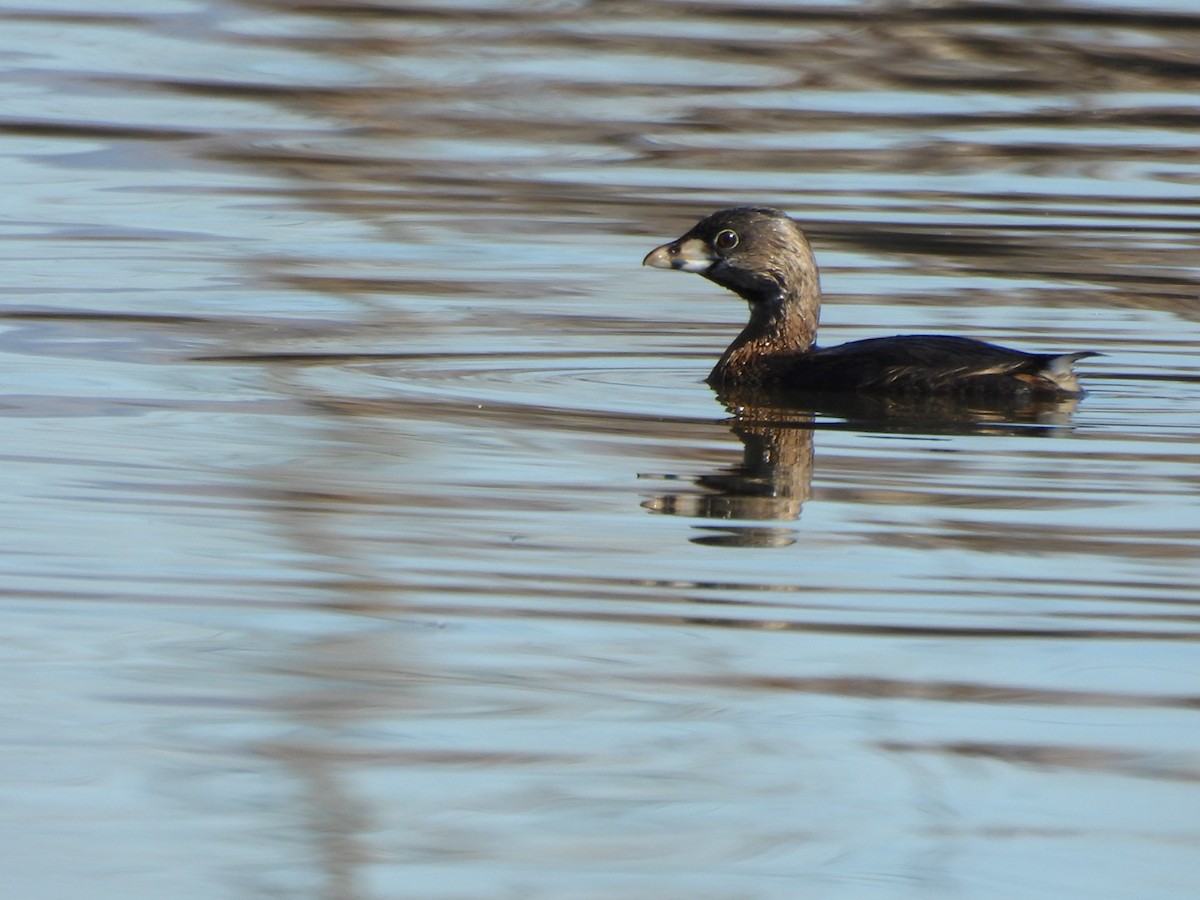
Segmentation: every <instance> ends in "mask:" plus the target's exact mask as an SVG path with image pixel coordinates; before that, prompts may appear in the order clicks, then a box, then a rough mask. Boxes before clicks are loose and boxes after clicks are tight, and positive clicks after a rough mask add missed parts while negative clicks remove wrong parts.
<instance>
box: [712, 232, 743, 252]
mask: <svg viewBox="0 0 1200 900" xmlns="http://www.w3.org/2000/svg"><path fill="white" fill-rule="evenodd" d="M737 245H738V236H737V232H736V231H731V230H730V229H728V228H726V229H725V230H724V231H718V232H717V236H716V237H715V238H713V246H714V247H716V248H717V249H718V250H732V249H733V248H734V247H736V246H737Z"/></svg>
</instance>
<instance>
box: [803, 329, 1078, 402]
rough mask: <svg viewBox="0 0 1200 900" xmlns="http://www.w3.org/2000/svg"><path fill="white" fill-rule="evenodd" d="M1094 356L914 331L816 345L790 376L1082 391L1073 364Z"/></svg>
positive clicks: (963, 389)
mask: <svg viewBox="0 0 1200 900" xmlns="http://www.w3.org/2000/svg"><path fill="white" fill-rule="evenodd" d="M1093 355H1094V354H1092V353H1070V354H1063V355H1057V354H1041V353H1024V352H1022V351H1020V350H1012V349H1010V348H1008V347H1001V346H998V345H997V344H989V343H985V342H984V341H976V340H972V339H971V338H963V337H953V336H950V335H935V334H913V335H904V336H902V337H887V338H869V339H867V340H863V341H853V342H851V343H849V344H841V345H840V346H837V347H830V348H829V349H814V350H812V351H810V352H808V353H806V354H804V355H803V356H801V357H797V359H796V361H795V365H794V366H793V368H792V371H791V372H790V373H789V376H788V378H787V380H788V381H789V382H790V383H792V384H795V385H796V386H804V387H806V388H809V389H813V390H821V389H822V388H823V387H825V386H829V387H834V386H838V385H840V386H842V387H845V386H846V385H848V384H855V385H857V387H858V389H860V390H872V389H881V388H882V389H887V390H889V391H895V392H921V393H925V392H931V391H952V392H957V393H990V392H993V391H997V390H1004V389H1005V388H1007V389H1008V390H1010V391H1011V390H1012V388H1013V387H1014V381H1015V382H1016V383H1017V385H1018V386H1019V385H1025V386H1026V389H1027V390H1029V391H1032V392H1034V393H1039V392H1040V393H1080V388H1079V384H1078V383H1077V382H1076V381H1075V376H1074V373H1073V372H1072V371H1071V365H1072V363H1074V362H1075V360H1077V359H1082V358H1083V357H1085V356H1093Z"/></svg>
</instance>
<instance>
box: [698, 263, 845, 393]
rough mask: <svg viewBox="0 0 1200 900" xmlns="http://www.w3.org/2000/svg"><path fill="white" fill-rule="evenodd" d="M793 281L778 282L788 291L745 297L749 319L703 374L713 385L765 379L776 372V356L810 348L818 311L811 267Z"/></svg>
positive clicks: (818, 296) (818, 294)
mask: <svg viewBox="0 0 1200 900" xmlns="http://www.w3.org/2000/svg"><path fill="white" fill-rule="evenodd" d="M793 274H794V276H795V277H794V280H788V279H781V282H782V283H783V284H787V285H789V288H788V290H786V291H782V292H779V293H778V294H776V295H775V296H770V295H758V296H756V297H747V298H746V299H747V300H748V302H749V304H750V321H749V322H748V323H747V324H746V327H745V328H743V329H742V332H741V334H739V335H738V336H737V338H736V339H735V340H734V342H733V343H732V344H730V345H729V349H727V350H726V351H725V353H724V355H723V356H722V357H721V360H720V362H718V363H717V365H716V368H714V369H713V371H712V374H711V375H710V376H709V382H710V383H712V384H714V385H720V384H732V383H747V384H748V383H754V382H760V381H766V380H769V379H768V377H767V373H769V372H778V371H779V368H778V366H779V362H780V357H787V356H796V355H799V354H801V353H804V352H805V351H807V350H809V349H811V348H812V345H813V343H814V341H816V339H817V320H818V317H819V316H820V312H821V286H820V283H819V282H818V279H817V275H816V268H815V267H808V270H807V271H798V272H796V273H793Z"/></svg>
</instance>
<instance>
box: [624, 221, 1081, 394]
mask: <svg viewBox="0 0 1200 900" xmlns="http://www.w3.org/2000/svg"><path fill="white" fill-rule="evenodd" d="M643 264H644V265H647V266H653V267H655V268H658V269H682V270H683V271H685V272H696V273H698V274H700V275H703V276H704V277H705V278H707V279H709V280H710V281H713V282H715V283H717V284H719V285H721V286H722V287H726V288H729V290H731V291H733V292H734V293H736V294H738V295H739V296H741V297H742V298H743V299H745V300H746V302H747V303H749V304H750V321H749V323H747V325H746V327H745V328H744V329H742V333H741V334H739V335H738V336H737V338H736V339H735V340H734V342H733V343H732V344H730V345H729V348H728V349H727V350H726V351H725V353H724V355H722V357H721V359H720V361H719V362H718V363H717V365H716V367H715V368H714V369H713V370H712V372H711V373H710V374H709V376H708V383H709V384H710V385H712V386H713V387H714V388H716V389H718V390H725V389H731V388H756V387H762V388H769V389H774V390H780V389H786V390H796V391H821V392H824V391H837V392H846V391H851V392H858V393H873V394H895V395H906V396H912V395H921V394H958V395H963V396H971V397H988V396H994V397H1004V398H1012V397H1054V396H1059V397H1061V396H1071V395H1078V394H1082V393H1083V391H1082V389H1081V388H1080V387H1079V382H1078V381H1077V380H1076V379H1075V373H1074V371H1073V370H1072V366H1073V365H1074V363H1075V362H1076V360H1079V359H1083V358H1084V357H1087V356H1094V355H1095V354H1093V353H1089V352H1083V353H1067V354H1061V355H1055V354H1043V353H1025V352H1023V351H1020V350H1013V349H1010V348H1008V347H1001V346H998V345H996V344H989V343H985V342H984V341H976V340H972V339H971V338H964V337H953V336H950V335H933V334H913V335H901V336H896V337H885V338H870V339H867V340H862V341H853V342H851V343H848V344H842V345H840V346H837V347H829V348H817V347H815V346H814V345H813V342H814V341H815V339H816V336H817V317H818V314H819V313H820V307H821V286H820V278H819V275H818V271H817V263H816V260H814V258H813V254H812V249H811V247H809V244H808V239H807V238H806V237H805V236H804V232H802V231H801V230H800V227H799V226H798V225H797V224H796V223H795V222H794V221H792V219H790V218H788V216H786V215H785V214H784V213H782V212H780V211H778V210H775V209H765V208H758V207H738V208H735V209H725V210H721V211H720V212H716V213H713V214H712V215H711V216H708V217H706V218H704V219H701V220H700V221H699V222H698V223H697V224H696V225H695V226H694V227H693V228H692V229H691V230H690V231H689V232H688V233H687V234H685V235H683V237H681V238H679V239H678V240H676V241H672V242H671V243H669V244H663V245H662V246H661V247H656V248H655V249H654V250H651V251H650V253H649V254H647V256H646V258H645V259H644V260H643Z"/></svg>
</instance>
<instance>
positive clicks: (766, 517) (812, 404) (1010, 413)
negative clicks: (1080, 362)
mask: <svg viewBox="0 0 1200 900" xmlns="http://www.w3.org/2000/svg"><path fill="white" fill-rule="evenodd" d="M718 399H719V400H720V401H721V403H722V404H723V405H724V406H725V408H726V409H727V410H729V412H730V413H731V414H732V417H731V418H730V419H729V420H728V423H727V424H728V425H729V429H730V431H732V432H733V434H734V436H736V437H737V439H738V440H739V441H740V442H741V444H742V461H741V462H740V463H739V464H737V465H732V466H722V467H721V468H718V469H715V470H714V471H712V472H708V473H705V474H702V475H699V476H696V477H694V478H691V479H690V482H691V485H692V486H693V487H694V488H698V489H699V490H698V491H697V490H692V489H687V490H678V491H672V492H667V493H663V494H660V495H658V496H656V497H654V498H652V499H650V500H647V501H645V502H644V503H643V504H642V506H643V507H644V508H645V509H648V510H650V511H651V512H656V513H661V514H663V515H672V516H687V517H689V518H694V519H707V520H715V521H720V522H723V523H725V524H721V525H714V524H699V525H697V526H696V529H697V530H698V531H699V532H701V533H700V534H698V535H696V536H694V537H692V538H691V541H692V542H693V543H696V544H706V545H710V546H721V547H786V546H788V545H790V544H794V543H795V542H796V541H797V539H798V532H797V531H796V529H795V527H794V526H793V525H791V524H790V523H793V522H795V521H797V520H798V519H799V518H800V513H801V510H802V508H803V506H804V504H805V502H806V501H808V500H809V499H810V498H811V497H812V481H813V458H814V454H813V436H814V434H815V432H816V431H817V430H850V431H859V432H868V433H875V434H909V435H922V436H930V435H959V434H973V435H1016V434H1019V435H1023V436H1027V437H1030V436H1032V437H1039V436H1049V435H1052V434H1058V433H1061V432H1062V431H1063V430H1065V429H1068V428H1069V427H1070V424H1071V417H1072V415H1073V413H1074V411H1075V408H1076V406H1077V405H1078V403H1079V398H1078V397H1061V398H1048V399H1031V398H1025V399H1010V400H1006V401H1002V402H997V401H992V402H991V403H990V404H988V405H980V404H979V403H968V402H963V401H961V400H956V399H955V398H953V397H922V398H916V399H897V398H889V397H878V396H857V395H845V394H837V395H825V396H822V395H803V394H797V393H795V392H788V393H787V394H786V395H785V394H774V393H771V392H768V391H763V390H759V389H755V390H742V391H738V390H730V391H723V392H721V393H720V394H719V395H718ZM667 477H668V478H672V477H673V476H667ZM771 523H780V524H771ZM783 523H789V524H783Z"/></svg>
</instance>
